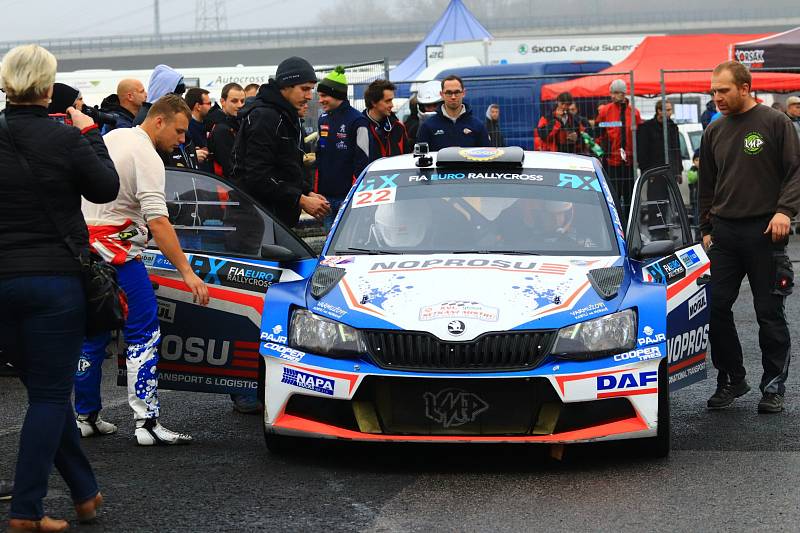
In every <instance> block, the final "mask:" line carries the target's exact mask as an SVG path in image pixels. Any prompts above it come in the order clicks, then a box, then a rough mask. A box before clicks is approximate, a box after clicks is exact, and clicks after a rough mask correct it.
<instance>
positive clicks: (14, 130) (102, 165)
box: [0, 45, 119, 532]
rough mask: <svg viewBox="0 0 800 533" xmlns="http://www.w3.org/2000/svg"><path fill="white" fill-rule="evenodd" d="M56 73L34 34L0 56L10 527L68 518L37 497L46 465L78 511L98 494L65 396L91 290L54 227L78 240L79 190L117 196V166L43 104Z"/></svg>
mask: <svg viewBox="0 0 800 533" xmlns="http://www.w3.org/2000/svg"><path fill="white" fill-rule="evenodd" d="M55 74H56V59H55V57H53V55H52V54H50V52H48V51H47V50H45V49H44V48H42V47H40V46H36V45H26V46H19V47H17V48H14V49H12V50H10V51H9V52H8V53H7V54H6V55H5V57H4V58H3V61H2V68H0V83H2V86H3V89H4V90H5V92H6V95H7V99H8V103H7V106H6V110H5V112H4V116H3V117H0V301H1V302H3V304H2V306H0V341H2V342H3V343H4V344H5V346H4V351H7V352H8V353H9V354H10V355H11V358H12V361H13V362H14V366H15V367H16V368H17V369H18V370H19V374H20V378H21V379H22V382H23V383H24V385H25V388H26V389H27V391H28V409H27V412H26V414H25V422H24V423H23V426H22V431H21V435H20V445H19V454H18V457H17V467H16V474H15V478H14V494H13V499H12V502H11V509H10V511H9V514H8V516H9V522H8V525H9V531H50V532H52V531H64V530H66V529H67V527H68V523H67V522H66V521H64V520H55V519H52V518H48V517H47V516H45V515H44V510H43V507H42V499H43V498H44V496H45V494H46V493H47V480H48V477H49V474H50V471H51V470H52V468H53V466H55V467H56V469H57V470H58V471H59V473H60V474H61V476H62V477H63V478H64V481H65V482H66V484H67V486H68V487H69V489H70V492H71V495H72V500H73V501H74V502H75V509H76V512H77V515H78V519H79V520H80V521H86V520H91V519H93V518H94V517H95V515H96V509H97V507H98V506H99V504H100V503H101V502H102V496H101V495H100V492H99V490H98V486H97V481H96V480H95V477H94V473H93V472H92V468H91V466H90V465H89V460H88V459H87V458H86V456H85V455H84V453H83V450H82V449H81V445H80V435H79V433H78V428H77V426H76V425H75V415H74V410H73V407H72V399H71V394H72V387H73V377H74V374H75V369H76V368H77V365H78V359H79V356H80V352H81V344H82V342H83V337H84V332H85V330H86V310H85V306H86V300H85V295H84V291H83V284H82V280H81V279H82V278H81V275H80V272H81V266H80V263H79V262H78V260H77V259H76V258H75V256H74V255H73V254H72V253H71V252H70V249H69V247H68V246H67V244H66V242H65V240H64V238H62V236H61V234H62V232H63V233H64V234H65V235H67V237H68V238H69V239H70V240H71V241H72V243H73V244H74V246H75V247H76V248H77V249H78V250H85V249H86V248H87V247H88V231H87V229H86V224H85V222H84V220H83V215H82V214H81V197H82V196H83V197H85V198H86V199H87V200H89V201H91V202H95V203H106V202H110V201H112V200H114V199H115V198H116V196H117V192H118V191H119V177H118V176H117V172H116V170H115V169H114V163H113V162H112V161H111V158H110V157H109V156H108V151H107V150H106V147H105V144H103V140H102V138H101V137H100V133H99V131H98V129H97V126H96V125H95V124H94V122H92V119H90V118H89V117H87V116H86V115H84V114H83V113H81V112H79V111H76V110H75V109H74V108H72V107H70V108H69V114H70V116H71V119H72V122H73V125H67V124H64V123H61V122H58V121H55V120H52V119H51V118H49V117H48V116H47V104H48V102H49V100H50V95H51V94H52V91H53V82H54V81H55ZM14 147H16V149H15V148H14ZM19 156H21V158H22V160H24V161H26V162H27V165H28V167H29V169H30V171H28V170H27V169H26V168H25V165H24V164H23V163H22V161H21V160H20V157H19ZM31 174H32V175H31ZM52 219H55V220H56V221H57V222H56V223H57V224H59V226H60V229H59V228H57V227H56V226H55V223H54V222H53V221H52Z"/></svg>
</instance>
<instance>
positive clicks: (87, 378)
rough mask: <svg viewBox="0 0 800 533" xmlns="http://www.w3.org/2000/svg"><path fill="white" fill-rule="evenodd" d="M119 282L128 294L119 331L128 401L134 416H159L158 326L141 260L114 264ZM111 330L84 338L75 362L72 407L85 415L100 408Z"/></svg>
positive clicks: (152, 294) (159, 339) (154, 297)
mask: <svg viewBox="0 0 800 533" xmlns="http://www.w3.org/2000/svg"><path fill="white" fill-rule="evenodd" d="M114 268H116V269H117V276H118V279H119V286H120V287H122V289H123V290H124V291H125V294H126V295H127V296H128V320H126V321H125V326H124V327H123V328H122V334H123V336H124V338H125V342H126V343H127V344H128V347H127V349H126V351H125V356H126V366H127V369H128V404H129V405H130V406H131V409H133V417H134V418H135V419H136V420H144V419H147V418H158V412H159V402H158V370H157V368H156V364H157V363H158V346H159V344H160V343H161V329H160V328H159V325H158V303H157V302H156V294H155V292H153V284H152V283H151V282H150V278H149V277H148V276H147V269H146V268H145V266H144V264H143V263H142V262H141V261H137V260H133V261H128V262H127V263H125V264H123V265H114ZM109 340H111V334H110V333H103V334H100V335H97V336H95V337H90V338H87V339H86V342H84V343H83V353H82V354H81V358H80V364H77V363H76V365H75V367H76V368H77V372H76V374H75V410H76V411H77V412H78V414H81V415H88V414H90V413H94V412H97V411H99V410H100V409H101V408H102V403H101V400H100V381H101V377H102V368H103V361H104V360H105V357H106V345H108V341H109Z"/></svg>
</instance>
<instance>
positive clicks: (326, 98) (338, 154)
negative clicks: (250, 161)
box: [314, 66, 361, 231]
mask: <svg viewBox="0 0 800 533" xmlns="http://www.w3.org/2000/svg"><path fill="white" fill-rule="evenodd" d="M317 93H318V94H319V104H320V107H322V110H323V114H322V115H321V116H320V117H319V122H318V129H319V143H318V145H317V176H316V180H315V183H314V190H315V191H316V192H318V193H319V194H321V195H323V196H324V197H325V198H327V199H328V202H330V204H331V212H330V214H328V215H327V216H326V217H325V220H324V221H323V223H324V225H325V230H326V231H329V230H330V229H331V226H332V225H333V220H334V219H335V218H336V213H337V212H338V211H339V207H340V206H341V205H342V202H344V199H345V197H346V196H347V193H348V192H350V187H352V186H353V182H354V181H355V179H356V178H357V177H358V176H357V175H356V172H357V165H356V150H357V149H358V148H357V146H356V121H357V120H358V119H359V118H360V117H361V113H359V112H358V111H356V110H355V109H354V108H353V106H351V105H350V102H348V101H347V78H345V75H344V67H341V66H339V67H336V69H334V71H333V72H331V73H330V74H328V75H327V76H326V77H325V78H324V79H323V80H322V81H320V82H319V84H318V85H317Z"/></svg>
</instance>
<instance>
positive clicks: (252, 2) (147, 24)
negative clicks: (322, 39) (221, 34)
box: [0, 0, 334, 41]
mask: <svg viewBox="0 0 800 533" xmlns="http://www.w3.org/2000/svg"><path fill="white" fill-rule="evenodd" d="M333 1H334V0H302V1H298V0H244V1H237V2H231V1H227V2H226V3H225V5H226V9H225V11H226V12H227V19H228V28H230V29H236V28H271V27H281V26H283V27H286V26H303V25H308V24H313V23H315V22H316V19H315V18H314V11H315V9H317V8H319V7H320V6H328V5H330V4H331V3H332V2H333ZM209 3H211V2H209ZM159 6H160V12H161V32H162V33H166V32H178V31H193V30H194V28H195V12H196V11H195V6H196V2H195V0H160V1H159ZM31 9H35V10H36V11H35V13H32V12H31ZM0 13H2V14H1V15H0V20H2V28H3V29H2V32H1V33H0V40H1V41H13V40H26V39H57V38H62V37H67V38H69V37H90V36H105V35H117V34H121V33H134V34H141V33H151V32H152V31H153V0H134V1H133V2H119V1H117V0H105V1H91V2H69V1H64V0H34V1H33V2H31V1H30V0H28V1H21V0H0ZM45 13H46V14H47V15H46V16H44V14H45ZM309 13H311V18H309V17H308V14H309Z"/></svg>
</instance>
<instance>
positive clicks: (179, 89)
mask: <svg viewBox="0 0 800 533" xmlns="http://www.w3.org/2000/svg"><path fill="white" fill-rule="evenodd" d="M184 92H186V85H184V83H183V75H182V74H181V73H180V72H178V71H177V70H175V69H174V68H172V67H170V66H167V65H158V66H156V68H154V69H153V73H152V74H151V75H150V81H149V82H147V101H146V102H145V103H144V104H142V107H141V109H139V113H138V114H137V115H136V118H135V119H133V125H134V126H139V125H141V123H142V122H144V119H145V117H146V116H147V112H148V111H150V106H152V105H153V102H155V101H156V100H158V99H159V98H161V97H162V96H164V95H165V94H169V93H175V94H177V95H179V96H183V93H184Z"/></svg>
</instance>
